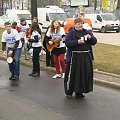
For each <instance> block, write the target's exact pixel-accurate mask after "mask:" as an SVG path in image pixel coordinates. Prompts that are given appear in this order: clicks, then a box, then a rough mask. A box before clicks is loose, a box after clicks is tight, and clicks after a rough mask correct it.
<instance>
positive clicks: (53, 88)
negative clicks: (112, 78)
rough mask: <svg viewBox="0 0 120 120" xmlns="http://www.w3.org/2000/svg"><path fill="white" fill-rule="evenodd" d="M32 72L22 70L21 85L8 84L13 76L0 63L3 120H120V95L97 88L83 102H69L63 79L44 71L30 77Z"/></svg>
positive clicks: (4, 63) (1, 113) (0, 62)
mask: <svg viewBox="0 0 120 120" xmlns="http://www.w3.org/2000/svg"><path fill="white" fill-rule="evenodd" d="M30 72H31V68H28V67H24V66H21V76H20V81H19V82H18V83H17V82H11V81H9V80H8V77H9V76H10V73H9V71H8V65H7V63H6V62H5V61H1V60H0V73H1V76H0V120H33V118H34V120H52V119H54V120H119V116H120V93H119V91H117V90H115V89H109V88H104V87H101V86H96V85H94V91H93V92H91V93H89V94H86V95H85V96H86V97H85V98H84V99H76V98H75V97H73V99H67V98H66V96H65V94H64V89H63V79H55V80H54V79H52V75H54V73H52V72H47V71H41V76H40V78H33V77H29V76H28V74H29V73H30Z"/></svg>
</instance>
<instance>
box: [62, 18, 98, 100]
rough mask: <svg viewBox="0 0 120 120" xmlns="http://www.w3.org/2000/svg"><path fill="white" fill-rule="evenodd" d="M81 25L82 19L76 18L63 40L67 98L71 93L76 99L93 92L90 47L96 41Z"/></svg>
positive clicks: (91, 53)
mask: <svg viewBox="0 0 120 120" xmlns="http://www.w3.org/2000/svg"><path fill="white" fill-rule="evenodd" d="M83 23H84V22H83V19H82V18H76V19H75V21H74V24H75V25H74V26H75V28H73V29H71V30H70V31H69V33H68V34H67V36H66V38H65V44H66V46H67V54H66V72H65V79H64V88H65V94H66V95H67V96H68V97H69V98H71V97H72V94H73V92H74V93H75V95H76V97H84V95H83V93H88V92H90V91H92V90H93V64H92V62H93V52H92V45H95V44H96V43H97V39H96V38H95V37H94V36H93V34H92V32H90V31H88V30H86V29H84V28H83ZM69 74H70V75H69Z"/></svg>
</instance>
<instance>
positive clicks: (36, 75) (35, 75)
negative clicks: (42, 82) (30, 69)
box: [32, 73, 40, 77]
mask: <svg viewBox="0 0 120 120" xmlns="http://www.w3.org/2000/svg"><path fill="white" fill-rule="evenodd" d="M32 76H33V77H39V76H40V73H34V74H33V75H32Z"/></svg>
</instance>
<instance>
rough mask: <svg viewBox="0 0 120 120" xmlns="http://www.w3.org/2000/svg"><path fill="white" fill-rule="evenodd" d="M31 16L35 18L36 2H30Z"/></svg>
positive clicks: (35, 0) (34, 0) (33, 0)
mask: <svg viewBox="0 0 120 120" xmlns="http://www.w3.org/2000/svg"><path fill="white" fill-rule="evenodd" d="M31 15H32V19H33V17H37V0H31Z"/></svg>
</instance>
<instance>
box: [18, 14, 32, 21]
mask: <svg viewBox="0 0 120 120" xmlns="http://www.w3.org/2000/svg"><path fill="white" fill-rule="evenodd" d="M18 18H19V19H21V18H24V19H25V20H31V15H30V14H18Z"/></svg>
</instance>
